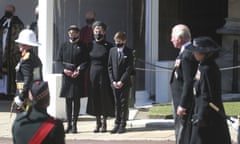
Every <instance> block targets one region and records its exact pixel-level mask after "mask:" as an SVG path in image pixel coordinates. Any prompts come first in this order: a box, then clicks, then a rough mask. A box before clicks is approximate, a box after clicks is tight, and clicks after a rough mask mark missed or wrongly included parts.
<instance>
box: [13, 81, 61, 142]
mask: <svg viewBox="0 0 240 144" xmlns="http://www.w3.org/2000/svg"><path fill="white" fill-rule="evenodd" d="M28 97H29V99H30V100H31V101H32V104H31V106H30V109H29V110H28V111H27V112H22V113H19V114H18V115H17V116H16V119H15V121H14V123H13V126H12V136H13V143H14V144H36V143H39V144H40V143H41V144H64V143H65V134H64V128H63V123H62V121H60V120H58V119H54V118H53V117H51V116H50V115H49V114H48V113H47V107H48V105H49V100H50V95H49V88H48V83H47V82H44V81H35V82H33V84H32V85H31V88H30V90H29V95H28Z"/></svg>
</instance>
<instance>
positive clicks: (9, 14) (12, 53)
mask: <svg viewBox="0 0 240 144" xmlns="http://www.w3.org/2000/svg"><path fill="white" fill-rule="evenodd" d="M14 13H15V7H14V6H13V5H8V6H7V7H6V9H5V14H4V16H3V17H2V18H1V19H0V81H2V83H4V86H1V88H0V93H4V94H6V95H13V94H14V93H15V90H16V84H15V66H16V64H17V62H18V61H19V58H20V54H19V53H18V46H17V44H16V43H15V42H14V41H15V40H16V39H17V37H18V34H19V33H20V31H21V30H22V29H23V28H24V24H23V23H22V21H21V20H20V19H19V17H18V16H15V15H14Z"/></svg>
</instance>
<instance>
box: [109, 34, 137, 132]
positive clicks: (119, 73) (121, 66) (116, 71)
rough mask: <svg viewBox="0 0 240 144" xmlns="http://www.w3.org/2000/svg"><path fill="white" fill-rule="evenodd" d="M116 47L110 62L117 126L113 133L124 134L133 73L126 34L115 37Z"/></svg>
mask: <svg viewBox="0 0 240 144" xmlns="http://www.w3.org/2000/svg"><path fill="white" fill-rule="evenodd" d="M114 41H115V45H116V46H115V47H113V48H111V50H110V53H109V60H108V73H109V78H110V81H111V86H112V89H113V94H114V97H115V113H116V120H115V126H114V128H113V129H112V130H111V133H124V132H125V131H126V128H125V127H126V121H127V119H128V97H129V88H130V85H131V82H130V75H131V73H132V71H133V54H132V49H130V48H128V47H126V46H125V45H126V41H127V39H126V33H125V32H117V33H116V34H115V36H114Z"/></svg>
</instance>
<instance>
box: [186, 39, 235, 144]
mask: <svg viewBox="0 0 240 144" xmlns="http://www.w3.org/2000/svg"><path fill="white" fill-rule="evenodd" d="M187 49H188V50H190V51H192V52H193V54H194V57H195V58H196V59H197V61H199V66H198V70H197V73H196V75H195V83H194V91H193V93H194V99H195V106H194V113H193V115H192V122H193V127H192V135H191V141H190V144H231V138H230V134H229V130H228V125H227V122H226V119H225V117H223V115H225V110H224V107H223V103H222V98H221V72H220V70H219V67H218V66H217V64H216V62H215V59H216V58H217V57H218V52H219V50H220V48H219V46H218V45H217V43H216V42H215V41H213V40H212V39H211V38H210V37H205V36H204V37H198V38H195V39H194V40H193V46H192V47H188V48H187ZM210 103H213V104H214V105H216V106H217V107H218V108H219V112H217V111H215V110H214V109H213V108H212V107H210V105H209V104H210ZM219 113H222V115H220V114H219Z"/></svg>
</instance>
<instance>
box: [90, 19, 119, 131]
mask: <svg viewBox="0 0 240 144" xmlns="http://www.w3.org/2000/svg"><path fill="white" fill-rule="evenodd" d="M106 27H107V26H106V25H105V24H104V23H103V22H100V21H96V22H95V23H94V24H93V34H94V41H93V43H92V46H91V51H90V53H89V56H90V63H91V64H90V95H89V98H88V104H87V113H88V114H90V115H94V116H96V128H95V130H94V132H99V131H101V132H106V131H107V124H106V120H107V117H108V116H112V117H113V116H114V97H113V93H112V91H111V88H110V81H109V77H108V70H107V68H108V57H109V50H110V48H111V47H113V46H112V44H110V43H109V42H107V41H106V40H105V33H106ZM101 117H102V118H101Z"/></svg>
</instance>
